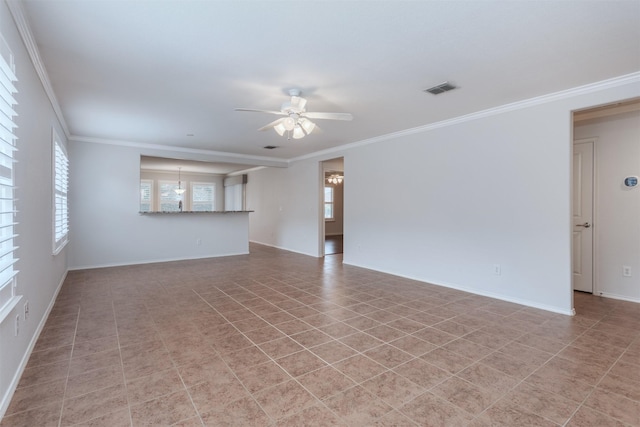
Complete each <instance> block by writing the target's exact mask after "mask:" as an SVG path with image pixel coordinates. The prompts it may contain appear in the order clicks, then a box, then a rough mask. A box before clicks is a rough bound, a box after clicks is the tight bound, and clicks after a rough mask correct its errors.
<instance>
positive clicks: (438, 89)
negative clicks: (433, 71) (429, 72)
mask: <svg viewBox="0 0 640 427" xmlns="http://www.w3.org/2000/svg"><path fill="white" fill-rule="evenodd" d="M455 88H456V86H454V85H452V84H451V83H449V82H444V83H441V84H439V85H437V86H434V87H430V88H429V89H425V90H424V91H425V92H429V93H430V94H432V95H439V94H441V93H444V92H448V91H450V90H453V89H455Z"/></svg>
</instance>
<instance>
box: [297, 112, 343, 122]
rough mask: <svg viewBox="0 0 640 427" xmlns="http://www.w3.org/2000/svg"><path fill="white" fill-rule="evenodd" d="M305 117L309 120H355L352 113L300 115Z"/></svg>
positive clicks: (307, 113)
mask: <svg viewBox="0 0 640 427" xmlns="http://www.w3.org/2000/svg"><path fill="white" fill-rule="evenodd" d="M300 115H301V116H303V117H307V118H309V119H324V120H346V121H350V120H353V115H352V114H350V113H318V112H309V111H307V112H306V113H302V114H300Z"/></svg>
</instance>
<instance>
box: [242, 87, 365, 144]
mask: <svg viewBox="0 0 640 427" xmlns="http://www.w3.org/2000/svg"><path fill="white" fill-rule="evenodd" d="M289 95H290V96H291V100H290V101H288V102H285V103H284V104H282V106H281V107H280V111H275V110H256V109H252V108H236V111H252V112H256V113H267V114H276V115H278V116H284V117H281V118H279V119H278V120H275V121H273V122H271V123H269V124H268V125H266V126H263V127H261V128H260V129H258V130H260V131H262V130H268V129H271V128H273V130H275V131H276V132H277V133H278V135H280V136H283V135H284V134H285V133H286V134H287V138H289V139H291V137H293V139H300V138H304V137H305V136H306V135H309V134H310V133H311V132H313V130H314V129H318V127H317V126H316V124H315V123H314V122H312V121H311V120H309V119H321V120H347V121H348V120H353V115H351V114H350V113H318V112H312V111H307V110H306V109H305V106H306V105H307V100H306V99H304V98H302V97H301V96H300V90H299V89H290V90H289Z"/></svg>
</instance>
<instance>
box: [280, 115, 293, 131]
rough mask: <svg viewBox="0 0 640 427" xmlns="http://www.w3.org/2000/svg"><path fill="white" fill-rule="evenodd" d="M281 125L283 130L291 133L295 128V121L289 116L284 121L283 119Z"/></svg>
mask: <svg viewBox="0 0 640 427" xmlns="http://www.w3.org/2000/svg"><path fill="white" fill-rule="evenodd" d="M281 123H282V125H283V126H284V128H285V130H288V131H292V130H293V128H294V127H295V126H296V119H295V118H293V117H291V116H289V117H287V118H286V119H284V120H283V121H282V122H281Z"/></svg>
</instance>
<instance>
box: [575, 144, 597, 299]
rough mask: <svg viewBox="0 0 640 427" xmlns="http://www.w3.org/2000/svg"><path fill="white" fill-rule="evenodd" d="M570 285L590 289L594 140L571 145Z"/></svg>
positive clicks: (591, 285)
mask: <svg viewBox="0 0 640 427" xmlns="http://www.w3.org/2000/svg"><path fill="white" fill-rule="evenodd" d="M572 209H573V245H572V246H573V247H572V253H573V260H572V264H573V265H572V269H573V289H574V290H576V291H583V292H593V141H588V142H581V143H577V144H574V145H573V207H572Z"/></svg>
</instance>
